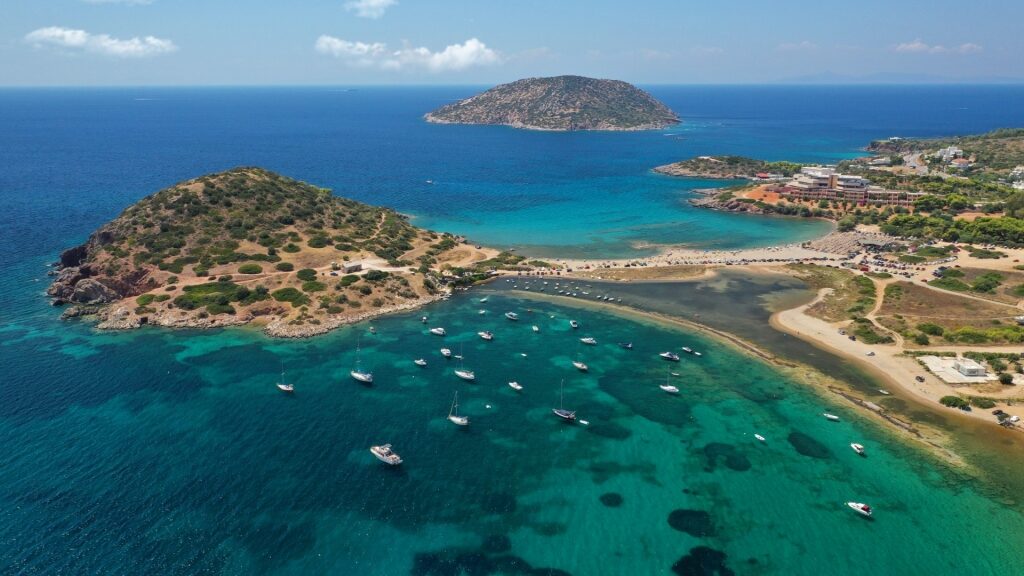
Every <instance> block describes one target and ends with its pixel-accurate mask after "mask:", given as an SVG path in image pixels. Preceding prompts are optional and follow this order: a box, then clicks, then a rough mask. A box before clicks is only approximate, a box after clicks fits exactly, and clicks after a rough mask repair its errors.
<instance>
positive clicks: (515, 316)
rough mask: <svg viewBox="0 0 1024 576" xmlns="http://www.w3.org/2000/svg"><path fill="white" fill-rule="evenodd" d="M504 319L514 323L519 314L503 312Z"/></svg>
mask: <svg viewBox="0 0 1024 576" xmlns="http://www.w3.org/2000/svg"><path fill="white" fill-rule="evenodd" d="M505 318H508V319H509V320H511V321H513V322H515V321H516V320H519V314H516V313H515V312H505Z"/></svg>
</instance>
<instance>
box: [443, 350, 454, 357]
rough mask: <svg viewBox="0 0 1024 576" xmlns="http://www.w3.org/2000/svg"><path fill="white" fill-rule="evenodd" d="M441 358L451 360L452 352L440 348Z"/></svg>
mask: <svg viewBox="0 0 1024 576" xmlns="http://www.w3.org/2000/svg"><path fill="white" fill-rule="evenodd" d="M441 356H444V357H445V358H451V357H452V351H451V350H449V349H448V348H441Z"/></svg>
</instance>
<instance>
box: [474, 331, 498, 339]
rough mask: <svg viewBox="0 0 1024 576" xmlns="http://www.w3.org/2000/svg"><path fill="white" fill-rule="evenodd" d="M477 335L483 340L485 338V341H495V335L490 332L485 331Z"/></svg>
mask: <svg viewBox="0 0 1024 576" xmlns="http://www.w3.org/2000/svg"><path fill="white" fill-rule="evenodd" d="M477 335H478V336H480V337H481V338H483V339H484V340H488V341H490V340H494V333H493V332H490V331H489V330H484V331H483V332H477Z"/></svg>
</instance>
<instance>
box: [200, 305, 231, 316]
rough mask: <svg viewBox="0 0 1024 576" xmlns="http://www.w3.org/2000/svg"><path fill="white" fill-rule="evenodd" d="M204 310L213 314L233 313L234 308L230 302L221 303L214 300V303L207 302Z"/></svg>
mask: <svg viewBox="0 0 1024 576" xmlns="http://www.w3.org/2000/svg"><path fill="white" fill-rule="evenodd" d="M206 311H207V312H208V313H210V314H213V315H217V314H234V313H235V308H234V306H232V305H231V304H222V303H219V302H215V303H212V304H207V305H206Z"/></svg>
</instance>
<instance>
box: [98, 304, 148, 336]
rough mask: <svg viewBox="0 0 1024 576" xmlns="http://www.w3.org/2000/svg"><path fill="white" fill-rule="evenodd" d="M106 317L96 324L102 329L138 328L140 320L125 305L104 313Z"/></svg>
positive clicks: (140, 323)
mask: <svg viewBox="0 0 1024 576" xmlns="http://www.w3.org/2000/svg"><path fill="white" fill-rule="evenodd" d="M105 316H106V318H105V319H104V320H103V321H102V322H100V323H99V324H97V325H96V327H97V328H101V329H103V330H131V329H134V328H138V327H139V326H141V325H142V322H141V321H140V320H139V318H138V317H137V316H135V315H134V314H132V312H131V310H129V309H127V308H125V307H123V306H122V307H118V308H115V309H114V310H110V311H108V312H107V313H106V314H105Z"/></svg>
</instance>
